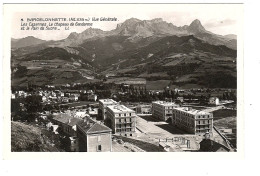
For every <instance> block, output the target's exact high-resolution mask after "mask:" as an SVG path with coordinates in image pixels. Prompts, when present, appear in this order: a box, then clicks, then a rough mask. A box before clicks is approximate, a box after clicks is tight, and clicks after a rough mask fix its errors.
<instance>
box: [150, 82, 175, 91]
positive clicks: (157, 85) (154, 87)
mask: <svg viewBox="0 0 260 176" xmlns="http://www.w3.org/2000/svg"><path fill="white" fill-rule="evenodd" d="M170 82H171V81H170V80H157V81H146V89H147V90H163V89H164V88H165V87H166V86H168V85H169V83H170Z"/></svg>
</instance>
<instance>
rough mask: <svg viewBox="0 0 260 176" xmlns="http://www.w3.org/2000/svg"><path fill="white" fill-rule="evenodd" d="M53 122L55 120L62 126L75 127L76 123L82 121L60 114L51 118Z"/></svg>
mask: <svg viewBox="0 0 260 176" xmlns="http://www.w3.org/2000/svg"><path fill="white" fill-rule="evenodd" d="M53 120H56V121H58V122H61V123H64V124H67V125H69V126H74V125H76V124H77V123H79V122H82V121H83V120H82V119H79V118H75V117H72V116H71V115H69V114H62V113H61V114H57V115H55V116H54V117H53Z"/></svg>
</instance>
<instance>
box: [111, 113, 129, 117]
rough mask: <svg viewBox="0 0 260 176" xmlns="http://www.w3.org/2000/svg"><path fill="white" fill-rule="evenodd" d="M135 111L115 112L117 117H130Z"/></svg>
mask: <svg viewBox="0 0 260 176" xmlns="http://www.w3.org/2000/svg"><path fill="white" fill-rule="evenodd" d="M132 115H133V113H123V114H115V117H128V116H132Z"/></svg>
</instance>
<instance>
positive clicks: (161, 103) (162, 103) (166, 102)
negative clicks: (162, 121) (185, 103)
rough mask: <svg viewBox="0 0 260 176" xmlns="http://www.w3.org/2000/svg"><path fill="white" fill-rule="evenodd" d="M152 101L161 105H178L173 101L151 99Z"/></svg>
mask: <svg viewBox="0 0 260 176" xmlns="http://www.w3.org/2000/svg"><path fill="white" fill-rule="evenodd" d="M152 103H155V104H159V105H163V106H178V105H177V104H175V103H174V102H168V101H153V102H152Z"/></svg>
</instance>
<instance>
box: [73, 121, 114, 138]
mask: <svg viewBox="0 0 260 176" xmlns="http://www.w3.org/2000/svg"><path fill="white" fill-rule="evenodd" d="M77 126H79V127H80V128H81V129H83V130H84V132H86V133H87V134H91V133H102V132H111V131H112V130H111V129H110V128H108V127H106V126H105V125H102V124H99V123H97V122H96V121H94V120H92V119H90V118H87V119H86V121H82V122H80V123H78V124H77Z"/></svg>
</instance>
